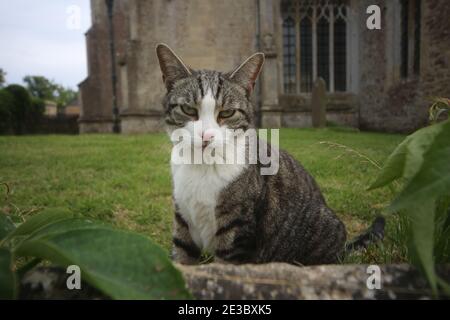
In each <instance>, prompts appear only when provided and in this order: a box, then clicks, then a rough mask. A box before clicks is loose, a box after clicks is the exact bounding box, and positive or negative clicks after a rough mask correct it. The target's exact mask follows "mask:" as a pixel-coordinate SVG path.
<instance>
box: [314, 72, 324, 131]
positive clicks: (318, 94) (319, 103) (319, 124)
mask: <svg viewBox="0 0 450 320" xmlns="http://www.w3.org/2000/svg"><path fill="white" fill-rule="evenodd" d="M326 107H327V85H326V83H325V80H323V79H322V78H317V81H316V82H315V83H314V86H313V90H312V101H311V111H312V125H313V127H314V128H323V127H325V126H326V124H327V116H326Z"/></svg>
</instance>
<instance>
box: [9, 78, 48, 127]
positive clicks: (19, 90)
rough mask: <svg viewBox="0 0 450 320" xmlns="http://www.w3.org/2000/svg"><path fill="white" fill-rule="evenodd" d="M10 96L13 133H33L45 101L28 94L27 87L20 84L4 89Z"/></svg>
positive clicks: (40, 117)
mask: <svg viewBox="0 0 450 320" xmlns="http://www.w3.org/2000/svg"><path fill="white" fill-rule="evenodd" d="M4 90H5V91H6V92H8V93H9V94H10V95H11V97H12V103H8V105H9V106H10V107H9V111H10V114H11V126H12V130H13V132H14V133H15V134H24V133H35V132H36V131H37V129H38V127H39V124H40V122H41V120H42V116H43V114H44V111H45V103H44V101H43V100H41V99H39V98H33V97H31V96H30V94H29V92H28V91H27V89H25V88H24V87H22V86H20V85H16V84H13V85H10V86H8V87H6V88H5V89H4Z"/></svg>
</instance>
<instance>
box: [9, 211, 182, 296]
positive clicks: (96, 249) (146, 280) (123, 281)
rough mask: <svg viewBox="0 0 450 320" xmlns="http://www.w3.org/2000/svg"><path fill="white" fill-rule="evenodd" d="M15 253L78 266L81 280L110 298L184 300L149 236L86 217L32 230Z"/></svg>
mask: <svg viewBox="0 0 450 320" xmlns="http://www.w3.org/2000/svg"><path fill="white" fill-rule="evenodd" d="M16 253H17V254H18V255H24V256H34V257H39V258H42V259H48V260H50V261H52V262H54V263H57V264H60V265H63V266H67V265H72V264H74V265H78V266H79V267H80V268H81V272H82V279H83V280H86V281H87V282H89V283H90V284H91V285H93V286H94V287H96V288H98V289H100V290H101V291H103V292H104V293H105V294H106V295H108V296H110V297H112V298H115V299H186V298H190V294H189V293H188V291H187V290H186V288H185V283H184V280H183V278H182V276H181V273H180V272H179V271H178V270H177V269H176V268H175V267H174V266H173V265H172V263H171V262H170V260H169V259H168V257H167V255H166V252H165V251H164V250H163V249H161V248H160V247H159V246H157V245H156V244H154V243H153V242H152V241H150V240H149V239H148V238H146V237H144V236H142V235H139V234H135V233H131V232H127V231H121V230H116V229H113V228H111V227H108V226H105V225H101V224H98V223H95V222H92V221H89V220H85V219H69V220H62V221H58V222H55V223H53V224H51V225H49V226H47V227H44V228H42V229H40V230H39V231H38V232H35V233H34V234H33V235H32V236H31V237H29V238H27V239H26V240H25V241H23V242H22V243H21V244H20V246H19V247H18V248H17V249H16Z"/></svg>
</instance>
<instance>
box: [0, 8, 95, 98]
mask: <svg viewBox="0 0 450 320" xmlns="http://www.w3.org/2000/svg"><path fill="white" fill-rule="evenodd" d="M90 24H91V13H90V7H89V0H0V68H2V69H3V70H5V71H6V73H7V75H6V81H7V83H9V84H10V83H22V79H23V77H24V76H26V75H43V76H45V77H47V78H50V79H53V80H55V81H56V82H57V83H61V84H63V85H65V86H70V87H72V88H73V89H75V88H76V86H77V84H78V83H79V82H81V81H82V80H83V79H84V78H85V77H86V74H87V65H86V45H85V39H84V33H85V32H86V31H87V29H88V28H89V26H90Z"/></svg>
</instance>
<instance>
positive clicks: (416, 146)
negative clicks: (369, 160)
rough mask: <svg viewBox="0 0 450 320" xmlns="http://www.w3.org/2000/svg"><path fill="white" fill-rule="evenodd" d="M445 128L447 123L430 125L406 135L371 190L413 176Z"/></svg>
mask: <svg viewBox="0 0 450 320" xmlns="http://www.w3.org/2000/svg"><path fill="white" fill-rule="evenodd" d="M444 129H445V123H441V124H438V125H433V126H429V127H426V128H423V129H420V130H418V131H416V132H415V133H413V134H411V135H410V136H408V137H406V139H405V140H403V142H402V143H400V144H399V145H398V146H397V148H395V150H394V151H393V152H392V153H391V155H390V156H389V157H388V159H387V161H386V163H385V165H384V166H383V168H382V169H381V172H380V173H379V175H378V177H377V179H376V180H375V182H373V183H372V185H371V186H370V187H369V190H372V189H376V188H380V187H383V186H385V185H387V184H389V183H391V182H392V181H394V180H397V179H400V178H405V179H407V180H408V179H410V178H412V177H413V176H414V175H415V174H416V173H417V172H418V171H419V170H420V168H421V166H422V164H423V161H424V155H425V153H426V152H427V151H428V150H429V148H430V147H431V146H432V143H433V141H434V140H435V138H436V137H437V136H439V135H440V134H441V132H442V131H443V130H444Z"/></svg>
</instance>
